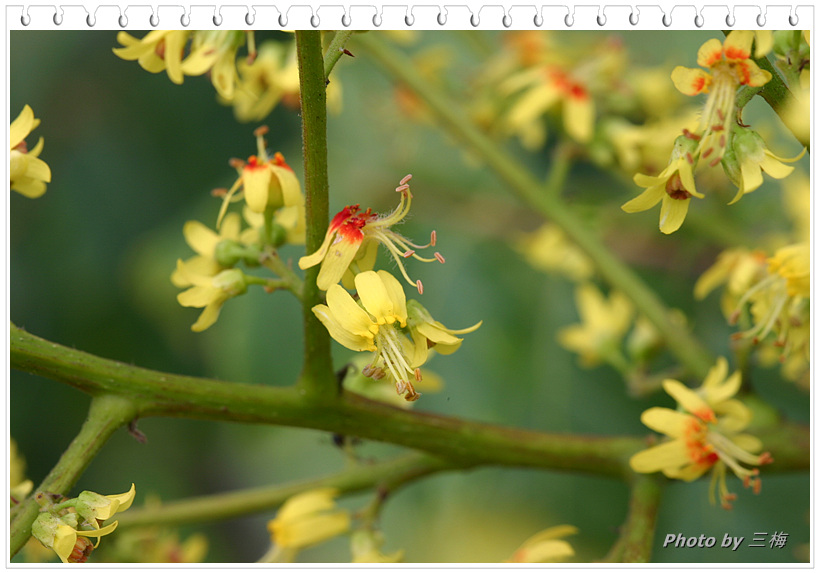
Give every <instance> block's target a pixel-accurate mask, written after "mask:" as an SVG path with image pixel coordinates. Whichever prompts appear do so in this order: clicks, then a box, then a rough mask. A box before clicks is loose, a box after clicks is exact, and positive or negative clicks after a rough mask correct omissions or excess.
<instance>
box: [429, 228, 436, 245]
mask: <svg viewBox="0 0 820 573" xmlns="http://www.w3.org/2000/svg"><path fill="white" fill-rule="evenodd" d="M430 246H431V247H435V246H436V231H435V229H433V230H432V231H430Z"/></svg>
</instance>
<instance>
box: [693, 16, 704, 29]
mask: <svg viewBox="0 0 820 573" xmlns="http://www.w3.org/2000/svg"><path fill="white" fill-rule="evenodd" d="M695 26H696V27H698V28H703V14H700V13H698V14H695Z"/></svg>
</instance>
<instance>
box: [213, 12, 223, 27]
mask: <svg viewBox="0 0 820 573" xmlns="http://www.w3.org/2000/svg"><path fill="white" fill-rule="evenodd" d="M221 25H222V14H214V26H221Z"/></svg>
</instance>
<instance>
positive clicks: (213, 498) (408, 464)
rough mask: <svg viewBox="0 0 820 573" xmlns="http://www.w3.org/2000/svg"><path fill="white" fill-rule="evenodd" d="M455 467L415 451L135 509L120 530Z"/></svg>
mask: <svg viewBox="0 0 820 573" xmlns="http://www.w3.org/2000/svg"><path fill="white" fill-rule="evenodd" d="M454 468H455V466H453V465H452V464H448V463H447V462H445V461H443V460H441V459H439V458H435V457H432V456H428V455H426V454H421V453H416V452H414V453H412V454H408V455H405V456H402V457H400V458H396V459H393V460H388V461H382V462H377V463H370V464H361V465H357V466H355V467H352V468H349V469H347V470H345V471H343V472H340V473H338V474H336V475H332V476H328V477H324V478H321V479H314V480H308V481H300V482H296V483H292V484H287V485H275V486H267V487H259V488H252V489H245V490H242V491H234V492H229V493H220V494H215V495H209V496H202V497H195V498H191V499H185V500H181V501H174V502H170V503H165V504H163V505H161V506H158V507H145V508H132V509H131V510H129V511H128V512H127V513H123V514H122V515H121V516H118V519H119V522H120V524H119V529H123V528H128V527H140V526H155V525H166V526H167V525H182V524H186V523H204V522H206V521H214V520H221V519H230V518H233V517H239V516H242V515H247V514H251V513H262V512H265V511H269V510H272V509H275V508H277V507H279V506H280V505H282V503H283V502H284V501H285V500H286V499H288V498H289V497H291V496H293V495H296V494H297V493H301V492H303V491H307V490H311V489H315V488H320V487H333V488H336V489H338V490H340V491H341V492H342V493H345V494H351V493H356V492H359V491H365V490H369V489H372V488H374V487H380V486H382V485H383V486H385V487H388V488H390V489H391V490H392V489H394V488H395V487H396V484H397V483H404V482H406V481H408V480H409V479H416V478H419V477H422V476H425V475H429V474H431V473H435V472H439V471H446V470H449V469H454Z"/></svg>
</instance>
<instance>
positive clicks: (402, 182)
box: [399, 173, 413, 185]
mask: <svg viewBox="0 0 820 573" xmlns="http://www.w3.org/2000/svg"><path fill="white" fill-rule="evenodd" d="M412 178H413V176H412V175H410V174H409V173H408V174H407V175H405V176H404V177H403V178H402V180H401V181H399V185H404V184H405V183H407V182H408V181H410V180H411V179H412Z"/></svg>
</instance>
